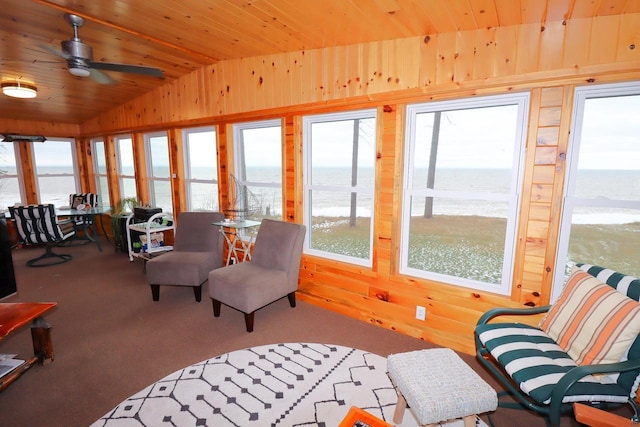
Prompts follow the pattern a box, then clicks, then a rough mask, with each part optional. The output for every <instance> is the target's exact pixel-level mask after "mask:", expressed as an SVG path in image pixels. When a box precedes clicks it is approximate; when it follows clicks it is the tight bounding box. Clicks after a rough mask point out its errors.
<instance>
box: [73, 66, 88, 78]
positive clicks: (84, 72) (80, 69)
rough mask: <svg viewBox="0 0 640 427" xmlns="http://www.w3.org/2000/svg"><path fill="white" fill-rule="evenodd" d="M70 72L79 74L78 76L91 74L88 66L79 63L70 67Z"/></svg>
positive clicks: (75, 74)
mask: <svg viewBox="0 0 640 427" xmlns="http://www.w3.org/2000/svg"><path fill="white" fill-rule="evenodd" d="M69 72H70V73H71V74H73V75H74V76H78V77H88V76H89V74H91V73H90V71H89V68H88V67H82V66H77V65H74V66H72V67H69Z"/></svg>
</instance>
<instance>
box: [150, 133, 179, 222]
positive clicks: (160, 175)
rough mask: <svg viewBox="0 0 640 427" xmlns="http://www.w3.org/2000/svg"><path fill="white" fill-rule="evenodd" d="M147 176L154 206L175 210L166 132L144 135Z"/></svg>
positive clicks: (165, 209)
mask: <svg viewBox="0 0 640 427" xmlns="http://www.w3.org/2000/svg"><path fill="white" fill-rule="evenodd" d="M144 142H145V154H146V158H147V177H148V179H149V195H150V197H151V200H150V203H151V205H152V206H155V207H158V208H162V211H163V212H173V201H172V198H171V179H170V171H169V140H168V138H167V134H166V132H158V133H149V134H145V135H144Z"/></svg>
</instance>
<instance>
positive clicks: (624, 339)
mask: <svg viewBox="0 0 640 427" xmlns="http://www.w3.org/2000/svg"><path fill="white" fill-rule="evenodd" d="M539 326H540V329H542V330H543V331H545V332H546V333H547V335H549V337H551V338H552V339H553V340H554V341H555V342H556V343H557V344H558V345H559V346H560V348H562V349H563V350H564V351H565V352H567V353H568V354H569V356H571V358H572V359H573V360H575V361H576V363H578V364H579V365H594V364H598V363H615V362H619V361H620V359H621V357H622V356H623V354H624V353H625V352H626V351H627V350H628V349H629V347H630V346H631V344H632V343H633V341H634V340H635V339H636V337H637V335H638V334H639V333H640V304H638V302H637V301H634V300H632V299H631V298H628V297H626V296H625V295H622V294H621V293H620V292H618V291H616V290H615V289H613V288H612V287H611V286H609V285H607V284H605V283H602V282H601V281H600V280H599V279H597V278H595V277H593V276H592V275H590V274H588V273H586V272H584V271H582V270H580V269H578V268H576V267H573V268H572V270H571V276H570V277H569V280H568V281H567V284H566V286H565V288H564V290H563V291H562V295H561V296H560V298H559V299H558V301H557V302H556V303H555V304H554V305H553V307H551V309H550V310H549V312H548V313H547V315H546V316H545V317H544V318H543V319H542V321H541V322H540V325H539Z"/></svg>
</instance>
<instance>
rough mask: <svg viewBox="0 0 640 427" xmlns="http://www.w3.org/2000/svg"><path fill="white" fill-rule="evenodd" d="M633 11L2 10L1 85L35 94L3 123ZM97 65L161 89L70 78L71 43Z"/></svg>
mask: <svg viewBox="0 0 640 427" xmlns="http://www.w3.org/2000/svg"><path fill="white" fill-rule="evenodd" d="M636 12H640V0H322V1H321V0H214V1H203V0H161V1H148V0H117V1H116V0H114V1H92V0H26V1H25V0H3V1H2V12H0V81H1V82H9V81H15V80H20V81H22V82H25V83H31V84H34V85H36V86H37V88H38V96H37V98H35V99H14V98H9V97H6V96H1V95H0V118H2V119H14V120H38V121H50V122H56V123H82V122H84V121H85V120H87V119H89V118H91V117H94V116H96V115H98V114H100V113H101V112H104V111H107V110H109V109H110V108H112V107H114V106H116V105H120V104H123V103H125V102H126V101H128V100H130V99H133V98H136V97H138V96H139V95H141V94H144V93H146V92H148V91H150V90H152V89H153V88H155V87H157V86H158V85H162V84H163V83H164V82H166V80H168V79H176V78H178V77H180V76H182V75H184V74H187V73H189V72H191V71H193V70H195V69H197V68H199V67H201V66H204V65H206V64H214V63H216V62H218V61H223V60H227V59H232V58H243V57H252V56H260V55H268V54H274V53H282V52H288V51H297V50H309V49H317V48H322V47H328V46H338V45H347V44H354V43H363V42H369V41H378V40H384V39H396V38H404V37H412V36H418V35H427V34H435V33H443V32H454V31H458V30H470V29H477V28H486V27H495V26H507V25H516V24H521V23H540V24H541V25H543V24H544V23H545V22H548V21H561V20H567V19H577V18H587V17H592V16H602V15H613V14H623V13H636ZM65 13H72V14H76V15H79V16H81V17H83V18H84V19H85V24H84V26H83V27H81V28H80V29H79V38H80V39H81V40H82V41H83V42H84V43H86V44H88V45H90V46H91V47H93V54H94V61H96V62H111V63H123V64H132V65H144V66H149V67H156V68H159V69H161V70H162V71H163V73H164V80H162V79H158V78H156V77H147V76H140V75H135V74H126V73H117V72H106V74H108V75H109V76H111V77H112V78H113V79H115V80H117V83H115V84H111V85H104V84H99V83H97V82H95V81H94V80H91V79H90V78H83V77H75V76H72V75H71V74H69V72H68V70H67V66H66V63H65V61H64V60H63V59H62V58H59V57H57V56H55V55H53V54H51V53H50V52H47V49H46V48H45V47H43V46H48V47H49V48H53V49H56V50H60V42H61V41H63V40H69V39H71V38H72V36H73V29H72V27H71V26H70V25H69V24H68V23H67V21H66V20H65V19H64V17H63V15H64V14H65Z"/></svg>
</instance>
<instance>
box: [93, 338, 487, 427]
mask: <svg viewBox="0 0 640 427" xmlns="http://www.w3.org/2000/svg"><path fill="white" fill-rule="evenodd" d="M386 368H387V361H386V358H384V357H382V356H379V355H376V354H373V353H367V352H364V351H362V350H358V349H354V348H348V347H342V346H337V345H328V344H304V343H289V344H272V345H265V346H260V347H252V348H247V349H244V350H238V351H234V352H231V353H227V354H223V355H220V356H217V357H214V358H212V359H209V360H205V361H204V362H200V363H197V364H195V365H192V366H189V367H187V368H184V369H181V370H179V371H177V372H174V373H173V374H171V375H169V376H167V377H165V378H163V379H161V380H160V381H158V382H156V383H155V384H152V385H150V386H149V387H147V388H145V389H144V390H142V391H140V392H139V393H136V394H135V395H133V396H131V397H129V398H128V399H126V400H125V401H124V402H122V403H120V404H119V405H118V406H116V407H115V408H114V409H112V410H111V411H109V412H108V413H107V414H105V415H104V416H103V417H102V418H100V419H99V420H98V421H96V422H95V423H94V424H93V425H92V427H103V426H109V427H125V426H126V427H128V426H154V427H155V426H179V427H182V426H212V427H214V426H215V427H218V426H241V427H244V426H255V427H262V426H320V427H337V426H338V425H339V424H340V421H342V419H343V418H344V417H345V416H346V414H347V412H348V411H349V408H351V406H357V407H359V408H361V409H364V410H366V411H367V412H369V413H370V414H372V415H375V416H376V417H378V418H380V419H383V420H385V421H387V422H389V423H393V421H392V419H393V411H394V409H395V403H396V400H397V394H396V391H395V389H394V388H393V385H392V384H391V381H390V380H389V377H388V376H387V374H386V370H387V369H386ZM476 424H477V425H479V426H485V424H484V423H483V422H482V421H481V420H479V419H478V420H477V422H476ZM401 425H402V427H415V426H417V421H416V420H415V418H414V417H413V415H412V414H411V411H409V410H407V411H406V412H405V416H404V421H403V423H402V424H401ZM462 425H463V423H462V421H455V422H450V423H448V424H446V426H447V427H454V426H455V427H458V426H462Z"/></svg>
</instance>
